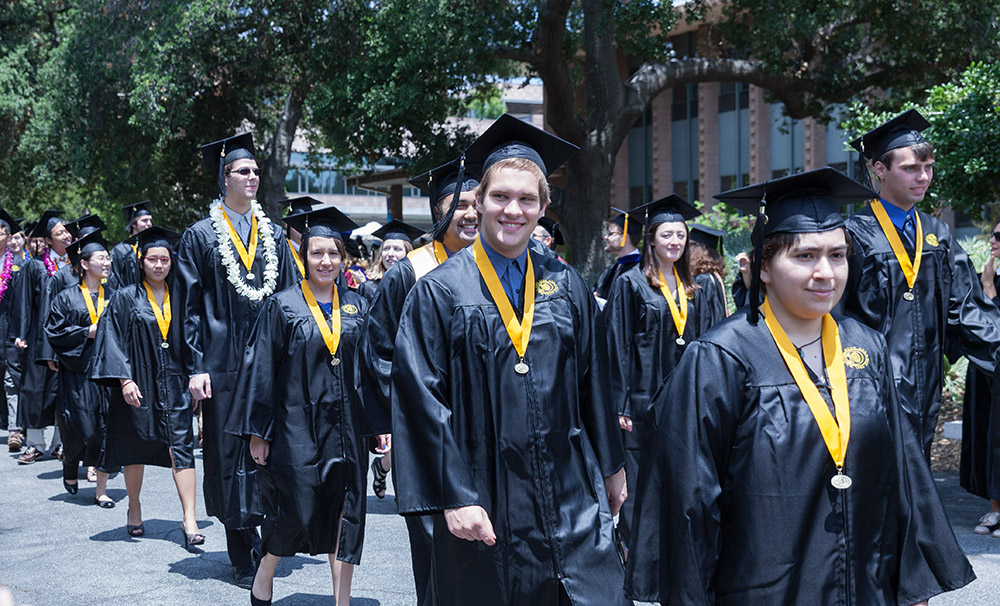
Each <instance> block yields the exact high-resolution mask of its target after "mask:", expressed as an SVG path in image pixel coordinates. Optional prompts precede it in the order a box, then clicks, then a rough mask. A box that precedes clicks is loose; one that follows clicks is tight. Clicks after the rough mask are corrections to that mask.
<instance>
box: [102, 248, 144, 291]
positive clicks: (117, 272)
mask: <svg viewBox="0 0 1000 606" xmlns="http://www.w3.org/2000/svg"><path fill="white" fill-rule="evenodd" d="M108 283H110V284H111V287H112V288H114V289H115V290H120V289H122V288H125V287H126V286H129V285H132V284H141V283H142V267H141V266H140V265H139V256H138V255H137V254H136V251H135V249H134V248H132V245H131V244H129V243H128V242H120V243H118V244H116V245H115V246H114V247H113V248H112V249H111V274H110V275H109V276H108Z"/></svg>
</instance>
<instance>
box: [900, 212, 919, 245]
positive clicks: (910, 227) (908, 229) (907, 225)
mask: <svg viewBox="0 0 1000 606" xmlns="http://www.w3.org/2000/svg"><path fill="white" fill-rule="evenodd" d="M903 234H904V235H905V236H906V239H907V240H908V241H909V242H910V246H913V243H914V242H916V241H917V226H916V224H915V223H914V222H913V215H906V220H905V221H903Z"/></svg>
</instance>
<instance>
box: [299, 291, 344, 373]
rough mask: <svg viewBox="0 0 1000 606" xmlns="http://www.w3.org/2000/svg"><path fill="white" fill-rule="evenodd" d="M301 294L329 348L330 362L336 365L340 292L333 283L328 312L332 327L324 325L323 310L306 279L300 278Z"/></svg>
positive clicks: (337, 361)
mask: <svg viewBox="0 0 1000 606" xmlns="http://www.w3.org/2000/svg"><path fill="white" fill-rule="evenodd" d="M302 294H303V296H305V299H306V304H307V305H308V306H309V311H310V312H312V316H313V319H314V320H316V326H318V327H319V334H321V335H323V342H324V343H326V348H327V349H328V350H330V356H331V358H332V360H331V363H332V364H333V365H334V366H336V365H337V364H339V363H340V361H339V360H338V359H337V347H338V346H339V345H340V294H339V293H338V292H337V285H336V284H334V285H333V310H332V311H331V313H330V324H332V327H331V326H327V325H326V318H324V317H323V311H322V310H321V309H320V308H319V303H317V302H316V296H315V295H313V291H312V289H311V288H309V281H308V280H302Z"/></svg>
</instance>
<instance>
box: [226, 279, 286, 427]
mask: <svg viewBox="0 0 1000 606" xmlns="http://www.w3.org/2000/svg"><path fill="white" fill-rule="evenodd" d="M288 338H289V334H288V322H287V320H286V318H285V314H284V313H283V311H282V309H281V304H280V303H279V302H278V301H277V300H275V299H267V301H265V303H264V308H263V309H262V310H261V313H260V315H259V316H258V317H257V321H256V322H255V323H254V326H253V328H252V329H251V331H250V337H249V339H248V340H247V347H246V350H245V351H244V354H243V363H242V365H241V366H240V373H239V377H238V378H237V380H236V391H235V393H234V396H233V405H232V407H231V408H230V409H229V418H228V421H227V423H226V431H227V432H228V433H231V434H233V435H236V436H240V437H243V438H247V439H249V438H250V436H257V437H259V438H263V439H265V440H267V441H269V442H270V441H272V436H271V431H272V428H273V425H274V414H275V408H276V406H277V405H281V403H280V402H276V401H275V396H276V394H277V393H280V389H278V390H276V389H275V383H276V382H277V381H280V380H281V377H280V376H279V369H280V368H281V366H282V363H283V360H284V355H285V352H286V351H287V350H288V346H287V343H288Z"/></svg>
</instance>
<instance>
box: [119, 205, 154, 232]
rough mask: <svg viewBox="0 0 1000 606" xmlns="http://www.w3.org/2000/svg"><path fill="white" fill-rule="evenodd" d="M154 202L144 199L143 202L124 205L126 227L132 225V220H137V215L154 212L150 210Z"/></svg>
mask: <svg viewBox="0 0 1000 606" xmlns="http://www.w3.org/2000/svg"><path fill="white" fill-rule="evenodd" d="M150 204H152V202H150V201H149V200H143V201H142V202H136V203H134V204H126V205H125V206H123V207H122V213H123V214H124V215H125V226H126V228H128V227H131V226H132V221H135V219H136V217H142V216H143V215H151V214H153V213H152V212H151V211H150V210H149V205H150Z"/></svg>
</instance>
